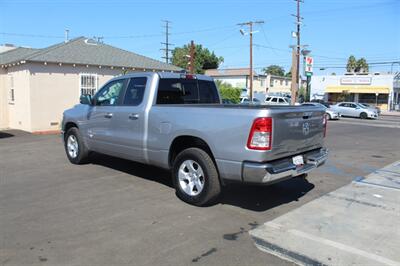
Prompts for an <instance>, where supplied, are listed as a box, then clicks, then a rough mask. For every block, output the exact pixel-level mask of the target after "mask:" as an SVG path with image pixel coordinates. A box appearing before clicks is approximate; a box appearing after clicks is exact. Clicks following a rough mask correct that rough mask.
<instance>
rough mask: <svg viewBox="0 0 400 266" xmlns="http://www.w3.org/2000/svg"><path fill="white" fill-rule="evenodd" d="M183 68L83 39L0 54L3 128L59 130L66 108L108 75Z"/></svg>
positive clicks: (0, 110) (97, 85) (0, 108)
mask: <svg viewBox="0 0 400 266" xmlns="http://www.w3.org/2000/svg"><path fill="white" fill-rule="evenodd" d="M180 70H181V69H180V68H178V67H176V66H173V65H170V64H166V63H163V62H160V61H157V60H154V59H151V58H148V57H145V56H141V55H138V54H135V53H132V52H128V51H125V50H122V49H119V48H116V47H113V46H110V45H107V44H103V43H97V42H95V41H93V40H90V39H87V38H84V37H79V38H76V39H73V40H71V41H68V42H63V43H60V44H56V45H53V46H50V47H47V48H44V49H30V48H22V47H21V48H17V49H13V50H10V51H6V52H3V53H0V129H4V128H12V129H21V130H25V131H29V132H37V133H39V132H49V131H57V130H59V129H60V122H61V119H62V112H63V111H64V110H65V109H67V108H70V107H72V106H73V105H75V104H77V103H78V102H79V97H80V95H81V94H82V93H84V94H87V93H90V94H94V93H95V92H96V91H97V89H98V88H99V87H100V86H102V85H103V84H104V83H105V82H107V81H108V80H109V79H111V78H113V77H115V76H117V75H121V74H122V73H126V72H134V71H180Z"/></svg>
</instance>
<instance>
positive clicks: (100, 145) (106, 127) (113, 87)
mask: <svg viewBox="0 0 400 266" xmlns="http://www.w3.org/2000/svg"><path fill="white" fill-rule="evenodd" d="M126 83H127V80H126V79H119V80H113V81H111V82H109V83H107V84H106V85H105V86H103V87H102V88H101V89H100V90H99V92H98V93H97V94H96V95H95V97H94V100H93V106H92V107H91V109H90V111H89V113H88V117H87V125H85V127H86V128H87V130H86V131H85V134H86V135H87V136H86V139H87V140H88V142H89V147H90V149H91V150H93V151H98V152H103V153H107V154H109V153H110V152H111V151H112V150H113V145H112V142H113V131H112V127H111V124H112V121H113V119H114V116H115V111H116V110H117V108H118V107H119V105H120V104H121V101H122V95H123V91H124V87H125V85H126Z"/></svg>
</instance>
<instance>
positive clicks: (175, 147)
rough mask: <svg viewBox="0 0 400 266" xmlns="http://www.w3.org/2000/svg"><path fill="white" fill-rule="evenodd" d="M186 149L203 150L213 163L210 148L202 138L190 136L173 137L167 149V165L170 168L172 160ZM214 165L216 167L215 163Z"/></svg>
mask: <svg viewBox="0 0 400 266" xmlns="http://www.w3.org/2000/svg"><path fill="white" fill-rule="evenodd" d="M188 148H199V149H202V150H204V151H205V152H207V153H208V155H210V157H211V159H212V160H213V161H214V163H215V158H214V154H213V152H212V151H211V148H210V146H209V145H208V144H207V142H206V141H205V140H203V139H202V138H199V137H196V136H191V135H181V136H177V137H175V139H174V140H173V141H172V142H171V145H170V147H169V151H168V165H169V167H170V168H172V165H173V163H174V160H175V158H176V156H177V155H178V154H179V153H180V152H181V151H183V150H185V149H188ZM215 165H217V164H216V163H215Z"/></svg>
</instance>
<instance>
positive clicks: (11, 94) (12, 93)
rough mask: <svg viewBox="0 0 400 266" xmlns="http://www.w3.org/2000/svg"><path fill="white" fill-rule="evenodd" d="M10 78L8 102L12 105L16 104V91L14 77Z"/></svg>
mask: <svg viewBox="0 0 400 266" xmlns="http://www.w3.org/2000/svg"><path fill="white" fill-rule="evenodd" d="M9 78H10V89H9V91H8V100H9V101H10V103H14V102H15V90H14V77H13V76H11V75H9Z"/></svg>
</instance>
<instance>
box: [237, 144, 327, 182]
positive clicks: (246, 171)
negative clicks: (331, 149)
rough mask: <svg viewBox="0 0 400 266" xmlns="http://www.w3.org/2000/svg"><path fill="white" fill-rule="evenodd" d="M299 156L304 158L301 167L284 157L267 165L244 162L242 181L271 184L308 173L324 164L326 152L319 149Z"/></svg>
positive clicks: (289, 158) (323, 149)
mask: <svg viewBox="0 0 400 266" xmlns="http://www.w3.org/2000/svg"><path fill="white" fill-rule="evenodd" d="M301 155H303V158H304V164H303V165H302V166H296V165H295V164H293V162H292V158H293V157H286V158H283V159H279V160H276V161H273V162H268V163H254V162H244V163H243V166H242V178H243V181H244V182H248V183H258V184H272V183H276V182H279V181H282V180H285V179H289V178H292V177H295V176H298V175H302V174H305V173H308V172H310V171H311V170H313V169H315V168H317V167H319V166H321V165H322V164H324V163H325V161H326V159H327V158H328V150H327V149H326V148H321V149H318V150H313V151H310V152H306V153H303V154H301Z"/></svg>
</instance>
